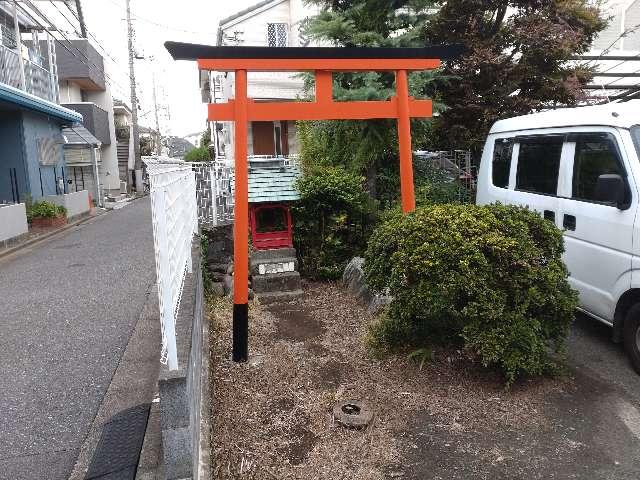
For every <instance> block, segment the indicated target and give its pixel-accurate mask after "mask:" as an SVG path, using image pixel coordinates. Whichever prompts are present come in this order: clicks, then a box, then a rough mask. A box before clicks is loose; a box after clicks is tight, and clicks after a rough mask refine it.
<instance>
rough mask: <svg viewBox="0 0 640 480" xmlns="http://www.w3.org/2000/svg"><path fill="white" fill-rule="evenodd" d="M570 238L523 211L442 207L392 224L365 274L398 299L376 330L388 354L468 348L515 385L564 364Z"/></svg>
mask: <svg viewBox="0 0 640 480" xmlns="http://www.w3.org/2000/svg"><path fill="white" fill-rule="evenodd" d="M563 250H564V246H563V239H562V232H561V231H560V230H558V229H557V228H556V227H555V226H554V225H553V224H552V223H551V222H548V221H546V220H543V219H542V218H541V217H540V216H539V215H538V214H536V213H535V212H531V211H529V210H526V209H522V208H519V207H513V206H501V205H491V206H485V207H481V206H475V205H461V204H458V205H452V204H450V205H433V206H429V207H423V208H420V209H418V210H417V211H416V212H414V213H412V214H409V215H400V214H393V215H390V216H389V217H388V218H387V219H386V221H385V222H384V223H382V224H381V225H380V226H379V227H378V228H377V230H376V231H375V232H374V233H373V235H372V236H371V238H370V240H369V246H368V249H367V252H366V256H365V259H366V261H365V274H366V277H367V280H368V282H369V285H370V286H371V287H373V288H374V289H377V290H385V289H387V288H388V289H389V293H390V294H391V295H392V296H393V297H394V300H393V301H392V303H391V304H390V306H389V308H388V310H387V312H386V314H385V315H384V316H383V317H382V318H381V319H380V320H379V322H378V323H377V324H375V325H374V326H373V327H372V331H371V333H372V339H373V342H374V345H376V346H378V347H384V348H394V347H396V348H397V347H399V346H418V347H420V346H424V345H425V344H429V343H434V342H444V343H463V344H464V346H465V348H466V349H467V351H468V352H469V353H470V354H471V355H472V356H474V357H475V358H477V359H478V360H479V361H480V362H481V363H482V364H483V365H484V366H495V367H497V368H498V369H500V370H501V371H502V372H503V373H504V375H505V377H506V379H507V382H508V383H511V382H513V381H514V379H515V378H516V377H518V376H520V375H523V374H529V375H539V374H543V373H545V372H549V371H550V370H552V369H553V368H554V367H555V366H556V364H555V362H554V360H553V352H562V351H563V348H564V345H565V339H566V336H567V333H568V329H569V325H570V323H571V321H572V319H573V314H574V309H575V307H576V306H577V295H576V293H575V292H574V291H573V290H572V289H571V288H570V287H569V284H568V282H567V270H566V267H565V266H564V264H563V263H562V260H561V255H562V252H563Z"/></svg>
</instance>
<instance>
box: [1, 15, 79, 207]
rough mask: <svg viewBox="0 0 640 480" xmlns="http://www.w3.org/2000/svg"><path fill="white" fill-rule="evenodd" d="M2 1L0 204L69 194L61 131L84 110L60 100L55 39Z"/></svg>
mask: <svg viewBox="0 0 640 480" xmlns="http://www.w3.org/2000/svg"><path fill="white" fill-rule="evenodd" d="M16 5H19V4H15V3H11V2H0V203H21V202H24V201H25V200H26V199H28V198H31V199H33V200H37V199H41V198H43V197H46V196H50V195H61V194H64V193H67V185H68V183H67V178H68V170H67V167H66V165H65V162H64V155H63V147H64V145H65V137H64V135H63V134H62V130H63V128H65V127H72V126H73V125H74V124H77V123H80V122H82V121H83V117H82V114H81V113H79V112H77V111H74V110H72V109H69V108H65V107H63V106H61V105H59V104H58V94H59V92H58V77H57V72H56V68H55V66H56V48H55V42H54V39H53V38H52V37H51V35H50V34H49V33H48V32H46V31H44V30H43V29H42V27H41V26H40V24H39V23H38V22H36V21H35V20H34V19H33V18H31V17H30V16H29V15H28V13H27V12H25V11H22V10H20V8H19V7H17V6H16Z"/></svg>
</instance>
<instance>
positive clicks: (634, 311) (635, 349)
mask: <svg viewBox="0 0 640 480" xmlns="http://www.w3.org/2000/svg"><path fill="white" fill-rule="evenodd" d="M624 348H625V350H626V351H627V355H628V356H629V360H631V365H632V366H633V369H634V370H635V371H636V372H637V373H638V374H640V303H636V304H635V305H633V306H632V307H631V308H630V309H629V311H628V312H627V316H626V318H625V320H624Z"/></svg>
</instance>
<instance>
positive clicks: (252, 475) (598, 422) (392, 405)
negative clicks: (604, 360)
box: [210, 284, 640, 480]
mask: <svg viewBox="0 0 640 480" xmlns="http://www.w3.org/2000/svg"><path fill="white" fill-rule="evenodd" d="M230 311H231V305H230V303H229V302H228V300H219V301H217V303H213V304H212V305H210V314H211V318H212V320H213V321H212V324H213V325H214V329H215V331H214V332H213V334H212V336H211V339H212V340H211V342H212V344H211V353H212V357H213V362H212V365H213V370H212V382H211V384H212V390H213V391H212V395H213V409H214V410H213V412H212V415H213V432H214V436H213V440H212V441H213V456H214V458H213V462H214V476H213V478H215V479H216V480H217V479H239V478H241V479H268V478H277V479H363V480H364V479H372V480H375V479H383V478H391V479H395V478H402V479H428V478H429V479H431V478H433V479H440V478H442V479H454V478H459V479H475V478H487V479H494V478H590V479H594V478H603V479H604V478H612V479H613V478H615V479H626V478H629V479H631V478H638V477H639V475H638V472H639V471H640V465H639V463H638V461H639V460H640V459H639V458H638V452H639V451H640V449H639V447H640V443H639V442H638V438H637V437H636V436H635V435H634V434H633V428H632V427H633V425H635V424H636V423H635V422H640V413H638V410H637V409H636V405H635V401H634V400H633V399H632V398H631V397H628V396H626V394H625V393H624V392H622V391H620V390H617V389H615V387H613V386H611V385H609V384H606V383H603V382H602V381H600V380H597V379H596V378H594V377H590V376H589V375H588V374H585V373H584V372H582V371H575V370H574V369H571V372H570V373H569V374H567V375H566V376H564V377H562V378H543V379H538V380H530V381H523V382H520V383H517V384H516V385H514V386H513V387H512V388H511V390H509V391H505V390H504V383H503V381H502V379H501V378H500V377H499V376H497V375H496V374H494V373H492V372H488V371H486V370H482V369H480V368H478V367H474V366H473V365H472V364H470V363H469V361H468V360H467V359H466V358H465V357H464V355H462V354H461V353H460V352H457V351H455V350H439V351H435V352H434V358H433V360H432V361H430V362H428V363H426V364H425V365H424V367H423V368H420V365H419V364H418V363H417V362H415V361H414V360H411V359H409V358H407V357H406V356H395V357H389V358H385V359H383V360H376V359H373V358H372V357H371V356H370V355H369V354H368V352H367V351H366V348H365V342H364V338H365V336H366V331H367V325H368V323H369V322H371V320H372V318H371V317H370V316H369V315H368V314H367V312H366V309H365V308H364V307H363V306H362V305H360V304H359V303H358V301H357V300H355V299H354V298H352V297H351V296H350V295H349V294H348V293H346V292H345V291H344V290H343V289H342V288H341V287H339V286H337V285H331V284H308V285H306V286H305V295H304V296H303V297H302V298H301V299H297V300H295V301H292V302H290V303H284V304H278V305H272V306H262V305H259V304H258V303H255V304H253V305H252V306H251V309H250V318H251V320H250V334H251V337H250V346H251V353H252V356H251V360H250V362H249V363H248V364H244V365H237V364H234V363H232V362H231V361H230V360H229V358H230V353H231V352H230V345H231V339H230V314H229V312H230ZM344 399H360V400H364V401H365V402H367V403H368V404H369V406H370V407H371V408H372V409H373V411H374V414H375V417H374V421H373V423H372V424H371V425H370V426H369V427H368V428H367V429H366V430H364V431H357V430H349V429H345V428H343V427H341V426H339V425H338V424H336V423H335V422H334V421H333V417H332V413H331V412H332V409H333V406H334V404H335V402H336V401H338V400H344ZM603 399H606V402H612V401H613V402H614V403H615V404H616V405H622V406H623V407H624V408H619V409H618V410H619V411H620V412H622V413H621V414H620V415H615V414H614V415H612V414H611V413H610V412H609V411H608V410H607V408H606V405H607V403H604V402H603ZM637 425H638V426H639V430H638V431H639V432H640V423H637ZM607 445H608V446H609V451H607ZM612 447H613V448H612ZM634 452H635V453H634Z"/></svg>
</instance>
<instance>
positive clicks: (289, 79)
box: [201, 0, 317, 163]
mask: <svg viewBox="0 0 640 480" xmlns="http://www.w3.org/2000/svg"><path fill="white" fill-rule="evenodd" d="M316 13H317V10H316V8H315V7H312V6H309V5H305V2H304V1H303V0H264V1H261V2H259V3H256V4H255V5H253V6H251V7H249V8H246V9H244V10H241V11H239V12H237V13H235V14H233V15H231V16H229V17H227V18H225V19H223V20H221V21H220V25H219V28H218V39H217V45H243V46H265V47H266V46H269V47H282V48H286V47H304V46H307V45H309V42H308V40H307V39H306V38H304V36H303V35H302V32H301V24H302V22H303V21H304V20H305V19H306V18H307V17H310V16H313V15H315V14H316ZM203 73H205V75H204V77H203V78H201V87H204V91H205V92H206V93H204V95H203V97H204V98H205V100H206V101H210V102H226V101H228V100H229V99H232V98H233V97H234V88H235V83H234V74H233V73H232V72H229V73H224V74H222V73H215V72H214V73H211V75H207V72H203ZM247 82H248V83H247V88H248V95H249V97H250V98H252V99H253V100H255V101H256V102H260V101H272V100H278V101H283V100H285V101H286V100H290V101H295V100H296V99H298V98H299V97H300V96H302V94H303V80H302V79H301V78H299V77H298V76H297V75H296V74H291V73H287V72H250V73H249V74H248V80H247ZM212 132H213V135H212V136H213V139H212V140H213V145H215V147H216V156H217V157H218V158H221V157H226V160H227V161H228V162H230V163H232V162H233V144H234V130H233V123H227V122H225V123H222V122H217V123H216V124H215V125H213V128H212ZM298 150H299V147H298V137H297V134H296V123H295V122H293V121H277V122H251V123H250V124H249V132H248V153H249V155H250V156H267V157H270V156H288V155H294V154H297V153H298Z"/></svg>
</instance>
